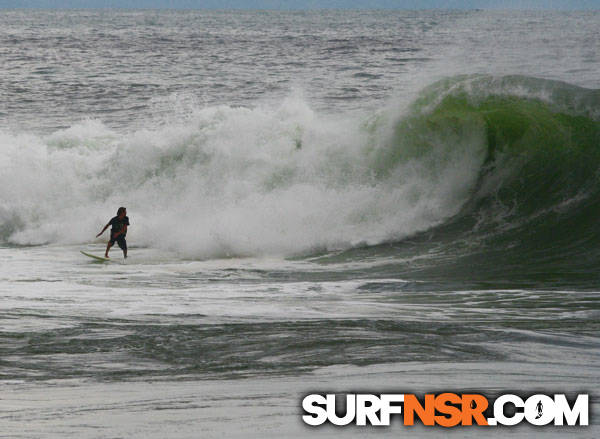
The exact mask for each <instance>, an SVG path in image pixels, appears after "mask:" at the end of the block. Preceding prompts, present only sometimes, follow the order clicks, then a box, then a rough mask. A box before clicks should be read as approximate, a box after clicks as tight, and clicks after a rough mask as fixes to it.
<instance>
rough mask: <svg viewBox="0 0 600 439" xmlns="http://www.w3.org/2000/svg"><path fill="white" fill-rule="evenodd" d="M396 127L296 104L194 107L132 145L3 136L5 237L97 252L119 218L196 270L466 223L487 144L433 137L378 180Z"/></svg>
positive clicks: (115, 135)
mask: <svg viewBox="0 0 600 439" xmlns="http://www.w3.org/2000/svg"><path fill="white" fill-rule="evenodd" d="M398 117H399V115H398V114H393V113H391V112H389V111H382V114H380V115H377V117H375V116H372V117H369V116H357V115H356V114H354V115H335V116H334V115H330V114H320V113H316V112H315V111H313V110H312V109H311V108H310V106H309V105H308V104H307V103H306V102H305V100H304V99H303V98H302V97H301V96H299V95H298V94H297V93H294V94H292V95H291V96H289V97H288V98H287V99H286V100H285V101H283V102H282V103H280V104H279V105H276V106H269V105H263V106H259V107H257V108H253V109H249V108H234V107H228V106H208V107H203V108H196V109H194V110H193V111H191V112H189V113H188V115H187V117H186V118H184V119H182V120H180V121H179V122H176V123H175V122H173V121H169V122H168V123H167V122H165V123H162V124H161V123H158V124H153V125H150V126H148V127H147V128H145V129H141V130H136V131H133V132H122V133H119V132H115V131H111V130H110V129H108V128H107V127H105V126H103V125H102V124H101V123H100V122H98V121H93V120H88V121H84V122H81V123H79V124H76V125H74V126H72V127H71V128H69V129H66V130H62V131H59V132H55V133H53V134H51V135H49V136H47V137H40V136H34V135H9V134H2V135H1V137H0V142H1V143H2V148H3V150H4V151H5V154H4V155H3V157H2V159H1V160H2V161H1V164H0V166H1V168H2V174H1V176H0V187H1V189H0V191H1V193H2V196H1V199H2V206H1V210H0V214H1V215H2V219H1V221H2V222H3V224H4V226H3V229H2V230H3V232H4V236H3V238H4V239H5V240H6V241H7V242H9V243H13V244H19V245H22V244H40V243H84V242H89V241H90V240H92V239H93V237H94V235H95V233H97V231H98V230H99V229H100V228H101V227H102V226H103V225H104V224H105V223H106V222H107V221H108V219H109V218H110V217H111V216H112V215H114V213H115V212H116V209H117V208H118V207H119V206H121V205H124V206H126V207H127V208H128V212H129V215H130V218H131V224H132V225H131V228H130V234H129V237H130V241H131V242H133V243H136V244H138V245H145V246H151V247H157V248H163V249H170V250H175V251H177V252H179V253H180V254H182V255H184V256H188V257H201V258H202V257H212V256H223V255H257V254H276V255H279V254H286V255H287V254H295V253H299V252H310V251H313V250H317V249H338V248H347V247H349V246H354V245H360V244H364V243H366V244H376V243H380V242H382V241H386V240H390V239H396V238H399V237H403V236H406V235H410V234H411V233H414V232H416V231H418V230H423V229H426V228H428V227H430V226H431V225H433V224H436V223H438V222H440V221H441V220H443V219H444V218H447V217H448V216H449V215H452V214H454V213H456V211H457V209H458V208H460V206H461V204H462V203H463V202H464V201H465V199H466V196H467V192H468V190H469V188H470V187H471V186H472V184H473V182H474V179H475V178H476V177H477V174H478V171H479V167H480V165H481V161H482V160H483V152H482V151H478V150H477V149H475V150H473V143H478V139H477V135H476V136H475V138H474V139H463V140H461V139H459V138H456V139H452V141H450V142H448V141H447V140H444V139H439V138H435V137H432V138H430V139H428V141H429V144H430V146H431V148H430V149H429V151H428V152H427V153H426V154H424V155H420V156H419V157H418V158H414V159H411V160H406V161H403V162H402V163H401V164H399V165H398V166H397V167H396V168H395V169H394V170H393V171H392V172H391V174H389V175H387V176H386V177H381V176H376V170H375V169H374V165H373V163H375V161H376V160H375V158H376V157H378V155H379V154H380V153H382V152H384V151H385V150H387V149H389V148H399V147H403V145H397V144H396V145H395V144H392V143H391V142H392V140H391V139H392V136H391V132H392V127H393V124H394V123H395V121H396V119H397V118H398ZM461 142H462V144H461ZM479 152H481V153H479ZM465 157H466V158H465Z"/></svg>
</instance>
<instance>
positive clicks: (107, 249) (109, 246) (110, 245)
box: [104, 241, 113, 258]
mask: <svg viewBox="0 0 600 439" xmlns="http://www.w3.org/2000/svg"><path fill="white" fill-rule="evenodd" d="M112 245H113V243H112V242H110V241H108V244H106V252H105V253H104V257H105V258H108V251H109V250H110V248H111V247H112Z"/></svg>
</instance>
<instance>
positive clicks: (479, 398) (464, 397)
mask: <svg viewBox="0 0 600 439" xmlns="http://www.w3.org/2000/svg"><path fill="white" fill-rule="evenodd" d="M345 396H346V397H345V400H344V398H343V395H341V398H340V397H336V395H335V394H311V395H307V396H306V397H304V399H303V400H302V408H303V410H304V413H305V414H304V415H303V416H302V420H303V421H304V422H305V423H306V424H308V425H311V426H318V425H322V424H324V423H326V422H329V423H331V424H333V425H339V426H344V425H357V426H370V425H373V426H389V425H390V422H391V420H392V417H394V418H399V419H400V423H401V424H403V425H405V426H408V425H414V424H415V422H417V421H420V422H421V423H422V424H423V425H426V426H436V425H437V426H442V427H455V426H459V425H461V426H472V425H487V426H498V425H508V426H513V425H517V424H520V423H522V422H528V423H529V424H532V425H537V426H543V425H562V426H575V425H588V422H589V396H588V395H587V394H580V395H577V398H576V399H575V400H573V401H572V402H569V400H568V399H567V397H566V396H565V395H564V394H555V395H551V396H549V395H544V394H536V395H531V396H529V397H528V398H526V399H524V398H521V397H520V396H518V395H513V394H504V395H500V396H499V397H497V398H496V399H495V400H489V399H488V398H487V397H485V396H484V395H481V394H456V393H440V394H426V395H424V396H423V397H422V398H418V397H417V396H416V395H414V394H380V395H376V394H368V393H357V394H347V395H345ZM344 403H345V407H343V406H342V405H343V404H344ZM336 404H337V405H336ZM395 422H397V421H395Z"/></svg>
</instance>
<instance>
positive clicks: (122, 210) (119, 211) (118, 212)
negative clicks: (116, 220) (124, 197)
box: [117, 207, 125, 216]
mask: <svg viewBox="0 0 600 439" xmlns="http://www.w3.org/2000/svg"><path fill="white" fill-rule="evenodd" d="M122 212H125V208H124V207H119V210H117V216H119V215H121V213H122Z"/></svg>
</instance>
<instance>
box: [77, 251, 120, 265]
mask: <svg viewBox="0 0 600 439" xmlns="http://www.w3.org/2000/svg"><path fill="white" fill-rule="evenodd" d="M80 251H81V253H82V254H84V255H86V256H87V257H88V258H92V259H95V260H97V261H101V262H111V261H112V259H109V258H105V257H103V256H96V255H93V254H91V253H86V252H84V251H83V250H80Z"/></svg>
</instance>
